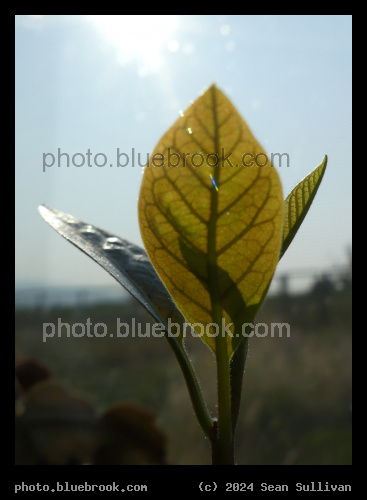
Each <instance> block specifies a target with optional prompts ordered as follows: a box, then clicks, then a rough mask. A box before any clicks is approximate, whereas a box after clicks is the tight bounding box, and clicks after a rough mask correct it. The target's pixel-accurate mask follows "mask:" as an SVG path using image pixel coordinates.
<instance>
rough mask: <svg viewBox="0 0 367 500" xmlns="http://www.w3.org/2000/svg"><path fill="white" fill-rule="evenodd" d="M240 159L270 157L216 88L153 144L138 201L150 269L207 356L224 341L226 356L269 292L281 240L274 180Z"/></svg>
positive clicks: (269, 170)
mask: <svg viewBox="0 0 367 500" xmlns="http://www.w3.org/2000/svg"><path fill="white" fill-rule="evenodd" d="M244 154H248V155H249V154H252V155H253V156H252V157H251V156H246V157H245V162H246V163H247V164H251V162H250V159H251V158H255V157H256V155H258V154H261V155H263V156H261V161H260V157H259V164H260V163H265V159H266V158H267V157H266V156H264V155H265V152H264V150H263V149H262V147H261V146H260V145H259V143H258V142H257V141H256V139H255V138H254V137H253V135H252V133H251V132H250V130H249V128H248V127H247V125H246V123H245V122H244V120H243V119H242V117H241V116H240V115H239V113H238V112H237V110H236V108H235V107H234V106H233V104H232V103H231V102H230V101H229V100H228V98H227V97H226V96H225V95H224V94H223V93H222V92H221V91H220V90H218V88H217V87H215V86H214V85H213V86H211V87H210V88H209V89H208V90H207V91H206V92H204V93H203V94H202V95H201V96H200V97H199V98H198V99H197V100H196V101H195V102H194V103H193V104H192V105H191V106H190V107H189V108H188V109H187V110H186V111H185V113H182V116H181V117H180V118H179V119H178V120H177V121H176V123H175V124H174V125H173V126H172V127H171V128H170V129H169V130H168V131H167V132H166V133H165V134H164V136H163V137H162V138H161V140H160V141H159V143H158V145H157V146H156V148H155V150H154V152H153V154H152V156H151V157H150V159H149V162H148V165H147V166H146V168H145V171H144V176H143V182H142V186H141V191H140V197H139V222H140V229H141V233H142V238H143V241H144V244H145V247H146V250H147V252H148V255H149V258H150V259H151V262H152V264H153V266H154V267H155V269H156V271H157V272H158V274H159V276H160V278H161V280H162V281H163V283H164V284H165V286H166V287H167V289H168V291H169V292H170V294H171V296H172V297H173V299H174V301H175V303H176V304H177V306H178V307H179V309H180V310H181V312H182V313H183V314H184V316H185V318H186V319H187V320H188V321H189V322H190V323H191V324H192V325H193V326H194V329H195V331H196V332H197V334H198V335H199V336H201V338H202V340H203V341H204V342H205V343H206V344H207V345H208V346H209V347H210V348H211V349H212V350H213V351H214V352H215V351H216V342H217V337H218V336H219V335H221V334H222V332H223V334H225V336H226V337H227V355H228V357H230V356H231V355H232V353H233V352H234V349H235V348H236V346H237V345H238V343H239V341H240V340H241V339H242V328H241V327H242V324H243V323H245V322H251V321H252V320H253V318H254V315H255V312H256V310H257V309H258V307H259V306H260V304H261V302H262V300H263V298H264V296H265V294H266V292H267V289H268V287H269V284H270V281H271V279H272V276H273V273H274V270H275V268H276V265H277V262H278V257H279V250H280V244H281V236H282V222H283V198H282V188H281V183H280V180H279V177H278V174H277V172H276V170H275V168H274V167H273V166H271V165H270V161H268V164H267V165H266V166H261V167H260V166H257V164H256V163H255V162H253V163H252V165H251V166H243V163H242V157H243V155H244ZM174 165H176V166H174ZM230 324H232V325H230ZM228 325H230V326H228ZM223 326H227V330H226V332H227V333H225V332H224V330H223ZM216 334H219V335H216ZM232 335H233V337H232Z"/></svg>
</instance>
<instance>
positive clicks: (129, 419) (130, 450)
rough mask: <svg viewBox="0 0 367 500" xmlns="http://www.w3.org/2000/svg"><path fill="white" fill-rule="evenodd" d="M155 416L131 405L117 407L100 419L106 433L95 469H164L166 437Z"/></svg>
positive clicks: (125, 404) (148, 411)
mask: <svg viewBox="0 0 367 500" xmlns="http://www.w3.org/2000/svg"><path fill="white" fill-rule="evenodd" d="M155 418H156V416H155V413H154V412H153V411H151V410H148V409H146V408H143V407H141V406H137V405H135V404H132V403H116V404H114V405H112V406H110V407H109V408H108V409H107V411H106V412H105V413H104V414H103V415H102V417H101V428H102V432H104V439H103V443H102V445H101V446H100V447H99V449H98V450H97V453H96V457H95V461H94V463H95V464H96V465H109V464H119V465H129V464H136V465H164V464H166V436H165V434H164V433H163V432H162V431H161V430H160V429H159V427H158V426H157V425H156V423H155Z"/></svg>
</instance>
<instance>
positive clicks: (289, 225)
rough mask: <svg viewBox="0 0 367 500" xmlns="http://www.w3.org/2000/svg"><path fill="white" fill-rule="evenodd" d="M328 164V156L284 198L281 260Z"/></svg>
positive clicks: (304, 215)
mask: <svg viewBox="0 0 367 500" xmlns="http://www.w3.org/2000/svg"><path fill="white" fill-rule="evenodd" d="M326 165H327V156H325V158H324V159H323V161H322V163H321V164H320V165H319V166H318V167H316V168H315V170H314V171H313V172H311V173H310V174H309V175H307V176H306V177H305V178H304V179H303V180H302V181H301V182H300V183H299V184H297V186H296V187H295V188H294V189H292V191H291V192H290V193H289V195H288V196H287V198H286V199H285V200H284V226H283V243H282V248H281V251H280V256H279V260H280V259H281V258H282V257H283V255H284V254H285V252H286V250H287V248H288V247H289V245H290V244H291V242H292V240H293V238H294V237H295V235H296V233H297V231H298V229H299V228H300V226H301V224H302V222H303V219H304V218H305V217H306V214H307V212H308V210H309V208H310V206H311V204H312V202H313V199H314V198H315V195H316V193H317V190H318V189H319V186H320V184H321V181H322V178H323V177H324V173H325V170H326Z"/></svg>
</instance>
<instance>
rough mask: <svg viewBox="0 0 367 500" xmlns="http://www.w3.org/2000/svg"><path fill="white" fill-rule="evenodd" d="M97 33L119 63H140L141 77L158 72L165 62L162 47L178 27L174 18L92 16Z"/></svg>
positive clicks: (163, 16)
mask: <svg viewBox="0 0 367 500" xmlns="http://www.w3.org/2000/svg"><path fill="white" fill-rule="evenodd" d="M88 17H89V19H90V20H91V22H92V23H93V24H94V25H95V27H96V28H97V29H98V31H99V32H100V33H101V34H102V35H103V36H104V38H105V39H106V40H107V41H108V42H109V43H110V44H112V45H113V46H114V47H115V49H116V50H117V60H118V62H119V63H120V64H126V63H128V62H131V61H133V60H135V61H137V62H138V63H140V65H141V66H140V68H139V71H140V73H141V74H142V75H145V74H147V73H150V72H151V71H156V70H159V69H160V68H161V66H162V65H163V62H164V58H163V53H162V52H163V48H164V47H165V46H167V44H169V42H170V40H171V36H172V34H173V33H174V32H175V31H176V29H177V26H178V18H177V16H174V15H162V16H158V15H157V16H148V15H126V16H121V15H118V16H115V15H101V16H97V15H90V16H88Z"/></svg>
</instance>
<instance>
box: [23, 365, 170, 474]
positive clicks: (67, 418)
mask: <svg viewBox="0 0 367 500" xmlns="http://www.w3.org/2000/svg"><path fill="white" fill-rule="evenodd" d="M15 386H16V412H15V463H16V465H154V464H165V463H166V462H165V454H166V453H165V450H166V437H165V434H164V433H163V432H162V431H161V430H160V429H159V428H158V427H157V425H156V423H155V413H154V412H153V411H151V410H149V409H147V408H143V407H140V406H137V405H135V404H132V403H116V404H114V405H112V406H111V407H109V408H108V409H107V410H106V411H105V412H104V413H103V414H102V415H101V416H99V415H97V412H96V410H95V408H94V407H93V405H92V404H91V403H90V402H89V401H87V400H85V399H82V398H80V397H77V396H75V395H72V394H70V393H69V392H68V391H67V390H66V389H65V388H64V387H63V386H62V385H61V384H60V383H59V382H58V381H56V380H54V379H52V378H51V372H50V371H49V370H48V369H47V368H46V367H44V366H43V365H42V364H41V363H39V362H38V361H36V360H34V359H30V358H20V359H19V358H18V359H17V360H16V366H15Z"/></svg>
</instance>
